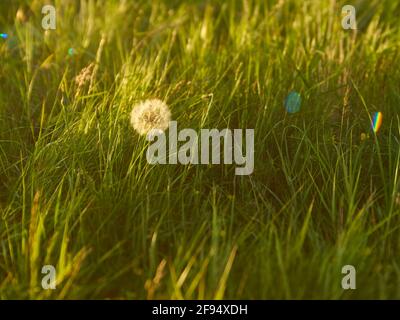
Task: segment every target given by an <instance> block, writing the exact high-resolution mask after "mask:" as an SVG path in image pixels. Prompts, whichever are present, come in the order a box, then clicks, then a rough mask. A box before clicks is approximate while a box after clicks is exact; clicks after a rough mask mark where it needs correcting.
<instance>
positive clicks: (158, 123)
mask: <svg viewBox="0 0 400 320" xmlns="http://www.w3.org/2000/svg"><path fill="white" fill-rule="evenodd" d="M170 121H171V112H170V111H169V108H168V105H167V104H166V103H165V102H163V101H161V100H159V99H150V100H145V101H142V102H140V103H139V104H137V105H135V106H134V107H133V109H132V112H131V124H132V127H133V128H134V129H135V130H136V131H137V132H138V133H139V134H140V135H146V134H147V133H148V132H149V131H151V130H153V129H154V130H162V131H165V130H166V129H167V128H168V126H169V122H170Z"/></svg>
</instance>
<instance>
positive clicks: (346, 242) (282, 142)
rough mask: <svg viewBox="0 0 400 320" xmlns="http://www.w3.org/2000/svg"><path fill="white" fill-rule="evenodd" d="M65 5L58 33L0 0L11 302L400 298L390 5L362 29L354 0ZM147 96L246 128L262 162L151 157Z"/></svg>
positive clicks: (0, 113)
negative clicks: (293, 106)
mask: <svg viewBox="0 0 400 320" xmlns="http://www.w3.org/2000/svg"><path fill="white" fill-rule="evenodd" d="M53 3H54V5H55V7H56V9H57V29H56V30H54V31H47V32H45V31H44V30H43V29H42V28H41V19H42V17H43V16H42V15H41V5H42V2H41V1H36V0H33V1H14V0H13V1H10V0H5V1H1V3H0V9H1V10H0V12H1V16H0V27H1V30H0V32H6V33H8V34H9V38H8V39H7V40H4V39H1V42H0V55H1V61H2V63H1V64H0V89H1V90H0V212H1V220H0V239H1V246H0V298H1V299H7V298H24V299H25V298H30V299H45V298H51V299H61V298H67V299H71V298H85V299H88V298H112V299H120V298H121V299H131V298H137V299H154V298H174V299H184V298H185V299H195V298H199V299H204V298H207V299H213V298H215V299H221V298H232V299H236V298H246V299H255V298H257V299H267V298H272V299H277V298H284V299H288V298H291V299H301V298H308V299H315V298H323V299H347V298H380V299H385V298H400V289H399V288H400V286H399V283H400V268H399V262H400V261H399V258H398V255H397V252H398V249H399V244H400V242H399V240H400V238H399V230H398V228H399V227H400V219H399V218H400V197H399V194H400V193H399V192H400V190H399V179H398V171H399V168H400V167H399V165H400V149H399V137H400V122H399V117H398V106H399V104H400V94H399V83H400V68H399V63H398V58H399V45H400V29H399V27H398V16H399V13H400V6H399V4H398V3H396V1H391V0H371V1H354V3H353V4H354V5H355V6H356V8H357V23H358V30H357V31H353V30H343V29H342V27H341V19H342V16H341V8H342V6H343V5H344V4H349V2H348V1H347V2H346V3H345V2H344V1H335V0H332V1H322V0H321V1H316V0H304V1H296V0H280V1H273V0H265V1H264V0H263V1H261V0H243V1H239V0H237V1H235V0H228V1H191V2H190V1H162V0H155V1H152V2H149V1H144V0H143V1H124V0H121V1H116V0H115V1H111V0H110V1H95V0H80V1H78V0H77V1H65V0H62V1H61V0H54V1H53ZM18 8H21V10H23V11H24V12H25V13H26V16H27V19H26V20H25V21H21V20H17V19H16V12H17V10H18ZM69 48H74V49H75V52H76V53H75V54H73V55H69V54H68V49H69ZM91 63H93V64H94V65H93V66H94V70H92V73H91V79H90V81H89V82H88V83H86V84H85V85H83V86H81V87H80V88H78V85H77V84H76V83H75V82H74V79H75V77H76V76H77V75H78V74H79V73H80V72H81V70H82V69H83V68H85V67H87V66H88V65H89V64H91ZM291 90H295V91H297V92H299V93H300V94H301V96H302V106H301V111H300V112H299V113H297V114H287V113H286V111H285V109H284V106H283V101H284V99H285V97H286V95H287V94H288V93H289V92H290V91H291ZM150 97H158V98H160V99H163V100H165V101H166V102H167V103H168V104H169V105H170V107H171V110H172V114H173V118H174V120H177V121H178V126H179V127H180V128H194V129H196V130H198V129H200V128H218V129H223V128H254V129H255V170H254V173H253V174H252V175H250V176H235V174H234V165H212V166H205V165H198V166H194V165H190V166H183V165H159V166H152V165H149V164H147V162H146V157H145V153H146V147H147V142H146V141H145V140H144V139H143V138H142V137H139V136H138V135H137V134H136V133H135V132H134V131H133V130H132V128H131V127H130V125H129V112H130V110H131V108H132V106H133V105H134V104H135V103H136V102H138V101H140V100H141V99H146V98H150ZM374 111H381V112H382V113H383V116H384V120H383V125H382V128H381V130H380V131H379V132H378V133H377V134H374V133H373V132H372V131H371V129H370V120H371V113H372V112H374ZM362 133H364V134H365V135H368V137H367V139H364V140H362V139H361V138H360V137H361V134H362ZM46 264H50V265H54V266H55V267H56V270H57V289H56V290H43V289H42V287H41V279H42V277H43V275H42V274H41V268H42V266H43V265H46ZM347 264H350V265H354V266H355V268H356V270H357V289H356V290H348V291H345V290H343V289H342V288H341V279H342V277H343V275H342V274H341V269H342V266H344V265H347Z"/></svg>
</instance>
